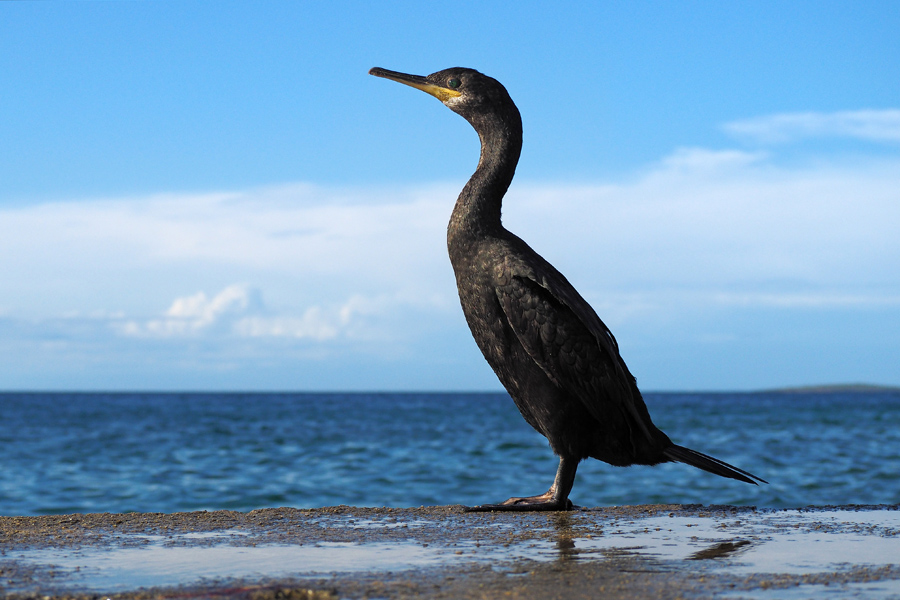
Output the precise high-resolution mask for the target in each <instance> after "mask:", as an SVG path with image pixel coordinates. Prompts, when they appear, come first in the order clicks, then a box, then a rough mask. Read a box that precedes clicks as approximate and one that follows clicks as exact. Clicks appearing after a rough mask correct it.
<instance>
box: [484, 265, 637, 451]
mask: <svg viewBox="0 0 900 600" xmlns="http://www.w3.org/2000/svg"><path fill="white" fill-rule="evenodd" d="M504 279H505V281H504V282H503V283H502V284H498V285H497V286H496V293H497V298H498V300H499V302H500V306H501V307H502V308H503V312H504V313H505V314H506V318H507V320H508V322H509V324H510V327H511V328H512V330H513V331H514V332H515V334H516V336H517V337H518V339H519V341H520V342H521V344H522V346H523V347H524V348H525V350H526V352H528V354H529V355H530V356H531V358H532V359H533V360H534V362H535V363H537V365H538V366H540V368H541V369H542V370H543V371H544V373H545V374H546V375H547V376H548V377H549V378H550V379H551V381H553V382H554V383H555V384H556V385H558V386H559V387H561V388H563V389H565V390H566V391H567V392H569V393H570V394H572V395H573V396H575V397H577V398H578V399H579V400H581V402H582V403H583V404H584V405H585V407H586V408H587V409H588V411H589V412H590V413H591V414H592V415H593V416H594V417H595V418H597V419H598V420H601V421H602V420H604V415H603V412H604V410H608V406H609V403H612V404H613V405H615V406H618V407H619V408H620V409H622V410H623V411H624V412H626V413H627V414H628V416H630V417H632V419H630V420H632V421H634V422H635V423H637V424H638V426H639V427H640V428H641V430H642V431H643V432H644V434H645V435H646V436H647V437H648V439H651V440H652V439H653V436H652V435H651V433H650V431H649V430H648V428H647V424H646V423H645V422H644V417H642V416H641V414H640V411H639V410H638V409H637V405H636V401H635V398H634V393H633V392H632V388H633V386H634V379H633V378H632V376H631V374H630V373H628V372H627V368H626V367H625V366H624V364H623V362H622V359H621V358H620V357H619V348H618V344H616V340H615V338H614V337H613V335H612V333H610V331H609V329H608V328H607V327H606V325H604V324H603V321H601V320H600V318H599V317H598V316H597V314H596V313H595V312H594V310H593V309H592V308H591V306H590V305H589V304H588V303H587V302H586V301H585V300H584V299H583V298H582V297H581V295H580V294H578V292H577V291H576V290H575V289H574V288H573V287H572V285H571V284H570V283H569V282H568V281H567V280H566V279H565V278H564V277H563V276H562V275H561V274H557V273H552V272H551V273H548V274H546V275H545V276H542V277H540V282H539V281H537V279H538V277H537V276H536V274H532V273H529V274H527V275H524V274H522V275H513V276H510V277H506V278H504ZM604 404H606V407H604Z"/></svg>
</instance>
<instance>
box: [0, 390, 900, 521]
mask: <svg viewBox="0 0 900 600" xmlns="http://www.w3.org/2000/svg"><path fill="white" fill-rule="evenodd" d="M645 399H646V402H647V404H648V406H649V408H650V413H651V415H652V416H653V419H654V422H655V423H656V424H657V425H658V426H659V427H660V428H661V429H662V430H663V431H665V432H666V433H668V434H669V436H670V437H671V438H672V439H673V441H675V442H676V443H678V444H681V445H684V446H688V447H690V448H694V449H696V450H700V451H702V452H705V453H707V454H711V455H713V456H715V457H717V458H720V459H722V460H725V461H727V462H730V463H732V464H734V465H736V466H739V467H741V468H743V469H745V470H748V471H750V472H752V473H754V474H756V475H758V476H760V477H762V478H764V479H766V480H768V481H769V482H770V483H769V485H760V486H758V487H757V486H752V485H748V484H744V483H741V482H737V481H732V480H728V479H723V478H720V477H716V476H714V475H710V474H707V473H705V472H702V471H699V470H697V469H694V468H692V467H689V466H687V465H681V464H666V465H660V466H656V467H629V468H617V467H611V466H609V465H606V464H605V463H600V462H598V461H594V460H588V461H586V462H584V463H582V464H581V466H580V467H579V472H578V478H577V480H576V482H575V488H574V490H573V492H572V496H571V498H572V500H573V501H574V502H575V503H576V504H580V505H582V506H609V505H620V504H645V503H703V504H739V505H756V506H759V507H771V508H785V507H802V506H808V505H837V504H895V503H898V502H900V393H897V392H863V393H860V392H846V393H843V392H842V393H837V392H832V393H716V394H710V393H702V394H682V393H678V394H675V393H647V394H645ZM556 465H557V460H556V458H555V457H554V456H553V454H552V452H551V451H550V449H549V447H548V446H547V442H546V440H544V438H543V437H541V436H540V435H539V434H537V433H536V432H534V431H533V430H532V429H531V428H530V427H529V426H528V425H527V424H526V423H525V422H524V421H523V420H522V418H521V417H520V416H519V414H518V412H517V411H516V409H515V406H514V405H513V403H512V401H511V400H510V399H509V397H508V396H506V395H505V394H470V393H467V394H454V393H440V394H439V393H419V394H416V393H404V394H393V393H353V394H325V393H281V394H273V393H260V394H237V393H235V394H219V393H185V394H179V393H165V394H162V393H116V394H99V393H3V394H0V514H2V515H40V514H59V513H72V512H123V511H142V512H175V511H186V510H199V509H207V510H214V509H234V510H252V509H255V508H265V507H277V506H293V507H298V508H309V507H320V506H329V505H336V504H350V505H356V506H393V507H402V506H420V505H434V504H479V503H484V502H498V501H501V500H504V499H506V498H508V497H509V496H522V495H532V494H537V493H541V492H543V491H545V490H546V489H547V487H549V485H550V483H551V481H552V480H553V476H554V474H555V470H556Z"/></svg>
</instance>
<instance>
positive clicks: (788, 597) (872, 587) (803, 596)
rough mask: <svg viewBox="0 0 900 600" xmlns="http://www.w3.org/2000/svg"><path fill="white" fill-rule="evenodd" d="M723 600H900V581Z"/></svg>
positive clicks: (801, 587) (808, 588) (752, 592)
mask: <svg viewBox="0 0 900 600" xmlns="http://www.w3.org/2000/svg"><path fill="white" fill-rule="evenodd" d="M720 597H721V598H722V599H723V600H732V599H734V600H738V599H739V600H810V599H811V598H812V599H816V600H818V599H819V598H823V599H828V598H835V599H840V600H845V599H847V598H871V599H875V598H879V599H880V598H884V599H888V598H900V580H898V579H890V580H886V581H870V582H866V583H832V584H829V585H824V584H806V585H797V586H792V587H787V588H769V589H765V590H763V589H757V590H749V591H742V592H735V593H733V594H725V595H722V596H720Z"/></svg>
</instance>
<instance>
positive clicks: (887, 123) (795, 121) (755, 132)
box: [723, 109, 900, 144]
mask: <svg viewBox="0 0 900 600" xmlns="http://www.w3.org/2000/svg"><path fill="white" fill-rule="evenodd" d="M723 129H724V130H725V131H726V132H727V133H729V134H732V135H735V136H738V137H742V138H749V139H752V140H755V141H757V142H760V143H764V144H774V143H785V142H790V141H793V140H797V139H801V138H808V137H849V138H857V139H861V140H867V141H873V142H900V110H897V109H887V110H855V111H841V112H833V113H821V112H803V113H785V114H777V115H768V116H764V117H755V118H752V119H743V120H739V121H732V122H731V123H726V124H725V125H724V126H723Z"/></svg>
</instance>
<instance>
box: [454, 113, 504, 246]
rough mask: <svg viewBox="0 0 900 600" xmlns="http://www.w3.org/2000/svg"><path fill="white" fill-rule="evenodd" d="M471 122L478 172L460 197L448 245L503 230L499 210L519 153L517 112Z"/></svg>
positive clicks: (470, 179) (455, 209)
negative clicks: (475, 137) (478, 152)
mask: <svg viewBox="0 0 900 600" xmlns="http://www.w3.org/2000/svg"><path fill="white" fill-rule="evenodd" d="M513 111H515V112H514V113H511V114H506V115H501V116H497V115H493V116H491V117H489V118H485V119H484V120H482V121H479V120H476V119H473V120H471V121H470V122H471V123H472V126H473V127H475V130H476V131H477V132H478V137H479V139H480V140H481V158H480V159H479V160H478V168H477V169H476V170H475V173H474V174H473V175H472V177H471V178H469V181H468V183H466V186H465V187H464V188H463V190H462V192H460V194H459V198H457V200H456V206H455V207H454V208H453V214H452V215H451V217H450V224H449V225H448V227H447V237H448V241H450V242H451V243H452V241H453V240H454V239H455V238H480V237H483V236H486V235H491V234H494V233H498V232H500V231H502V230H503V226H502V225H501V223H500V209H501V205H502V202H503V196H504V194H506V190H507V189H508V188H509V184H510V183H511V182H512V178H513V175H515V172H516V164H517V163H518V162H519V153H520V152H521V150H522V121H521V118H520V117H519V113H518V111H517V110H516V109H515V108H513Z"/></svg>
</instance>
